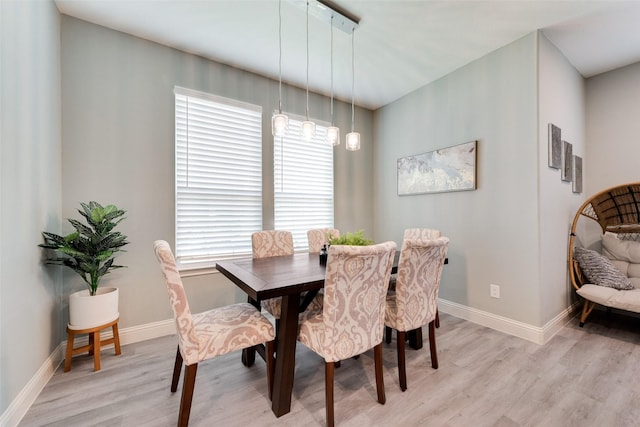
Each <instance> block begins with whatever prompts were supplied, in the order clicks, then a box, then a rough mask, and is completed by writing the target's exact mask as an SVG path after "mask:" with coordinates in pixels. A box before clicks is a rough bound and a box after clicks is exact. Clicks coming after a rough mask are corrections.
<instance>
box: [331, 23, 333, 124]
mask: <svg viewBox="0 0 640 427" xmlns="http://www.w3.org/2000/svg"><path fill="white" fill-rule="evenodd" d="M331 126H333V14H331Z"/></svg>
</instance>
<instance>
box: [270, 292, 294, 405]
mask: <svg viewBox="0 0 640 427" xmlns="http://www.w3.org/2000/svg"><path fill="white" fill-rule="evenodd" d="M299 312H300V294H292V295H287V296H284V297H282V308H281V313H280V322H279V323H280V325H279V329H278V340H277V349H276V372H275V375H274V383H273V401H272V402H271V409H272V411H273V413H274V414H275V415H276V417H280V416H282V415H284V414H286V413H288V412H289V411H290V410H291V393H292V391H293V376H294V372H295V364H296V340H297V338H298V314H299Z"/></svg>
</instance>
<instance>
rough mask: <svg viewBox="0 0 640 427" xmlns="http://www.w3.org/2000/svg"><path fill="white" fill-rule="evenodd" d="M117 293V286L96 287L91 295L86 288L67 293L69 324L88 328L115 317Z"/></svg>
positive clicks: (116, 315) (117, 314)
mask: <svg viewBox="0 0 640 427" xmlns="http://www.w3.org/2000/svg"><path fill="white" fill-rule="evenodd" d="M118 294H119V292H118V288H98V291H97V292H96V294H95V295H93V296H91V295H90V294H89V290H88V289H87V290H84V291H80V292H75V293H73V294H71V295H69V326H71V327H72V328H73V329H88V328H93V327H95V326H99V325H104V324H105V323H109V322H111V321H113V320H115V319H117V318H118V316H119V315H120V313H119V312H118Z"/></svg>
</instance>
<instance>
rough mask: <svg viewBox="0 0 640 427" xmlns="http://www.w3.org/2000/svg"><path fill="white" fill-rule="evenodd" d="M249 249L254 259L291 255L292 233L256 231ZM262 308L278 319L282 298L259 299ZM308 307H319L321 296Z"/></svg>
mask: <svg viewBox="0 0 640 427" xmlns="http://www.w3.org/2000/svg"><path fill="white" fill-rule="evenodd" d="M251 250H252V254H253V258H254V259H258V258H267V257H272V256H283V255H293V253H294V250H293V235H292V234H291V232H290V231H284V230H263V231H256V232H255V233H253V234H252V235H251ZM261 305H262V308H264V309H265V310H266V311H268V312H269V313H271V315H272V316H273V317H274V318H275V319H276V322H277V321H278V320H279V319H280V313H281V310H282V298H281V297H278V298H270V299H267V300H264V301H261ZM309 308H310V309H312V310H313V309H321V308H322V298H321V297H317V296H316V298H314V299H313V300H312V301H311V303H310V304H309Z"/></svg>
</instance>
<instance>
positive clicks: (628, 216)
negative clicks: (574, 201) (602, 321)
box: [568, 182, 640, 326]
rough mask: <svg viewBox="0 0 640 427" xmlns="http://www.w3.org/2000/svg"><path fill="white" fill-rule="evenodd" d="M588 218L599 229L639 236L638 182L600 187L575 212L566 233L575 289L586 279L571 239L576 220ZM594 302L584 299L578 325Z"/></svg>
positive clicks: (622, 235)
mask: <svg viewBox="0 0 640 427" xmlns="http://www.w3.org/2000/svg"><path fill="white" fill-rule="evenodd" d="M581 217H586V218H589V219H591V220H593V221H595V222H597V223H598V224H599V225H600V228H601V229H602V233H603V234H604V233H605V232H611V233H616V234H617V235H618V237H619V238H620V239H623V240H640V182H632V183H629V184H623V185H618V186H615V187H611V188H608V189H606V190H603V191H601V192H599V193H597V194H595V195H593V196H591V197H590V198H589V199H587V201H585V202H584V203H583V204H582V206H580V208H579V209H578V211H577V212H576V215H575V217H574V219H573V223H572V224H571V233H570V237H569V258H568V259H569V277H570V279H571V284H572V285H573V287H574V288H575V289H576V290H578V289H580V287H582V285H584V284H586V283H587V282H586V279H585V277H584V275H583V274H582V270H580V266H579V265H578V262H577V261H576V260H575V259H574V257H573V253H574V244H575V243H574V240H575V236H576V235H575V233H576V227H577V225H578V220H579V219H580V218H581ZM595 306H596V303H595V302H592V301H589V300H587V299H585V300H584V305H583V308H582V314H581V316H580V326H583V325H584V322H585V320H586V319H587V317H588V316H589V314H591V311H592V310H593V309H594V307H595Z"/></svg>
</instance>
